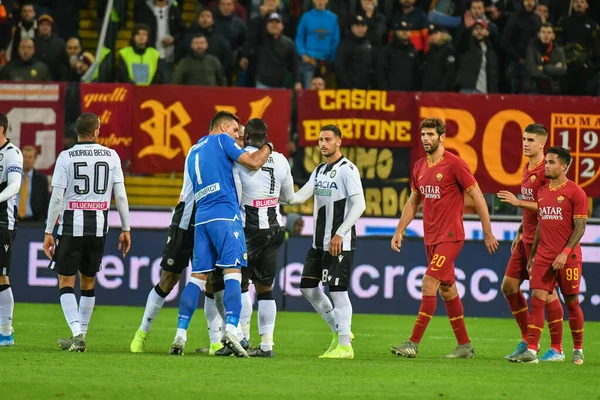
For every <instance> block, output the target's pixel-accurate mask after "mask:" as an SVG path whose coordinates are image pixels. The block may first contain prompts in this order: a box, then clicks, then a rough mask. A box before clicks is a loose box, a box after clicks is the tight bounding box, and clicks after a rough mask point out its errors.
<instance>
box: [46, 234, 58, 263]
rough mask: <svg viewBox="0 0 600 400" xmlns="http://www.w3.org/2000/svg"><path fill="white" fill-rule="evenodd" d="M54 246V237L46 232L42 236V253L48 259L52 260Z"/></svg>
mask: <svg viewBox="0 0 600 400" xmlns="http://www.w3.org/2000/svg"><path fill="white" fill-rule="evenodd" d="M54 247H55V246H54V237H52V234H50V233H46V235H45V236H44V254H46V257H48V258H49V259H50V260H52V256H53V255H54Z"/></svg>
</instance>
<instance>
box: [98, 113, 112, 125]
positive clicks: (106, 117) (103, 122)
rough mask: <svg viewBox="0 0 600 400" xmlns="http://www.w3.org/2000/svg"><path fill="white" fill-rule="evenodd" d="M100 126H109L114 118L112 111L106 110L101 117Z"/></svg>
mask: <svg viewBox="0 0 600 400" xmlns="http://www.w3.org/2000/svg"><path fill="white" fill-rule="evenodd" d="M99 118H100V125H107V124H109V123H110V119H111V118H112V111H109V110H104V111H102V114H101V115H100V117H99Z"/></svg>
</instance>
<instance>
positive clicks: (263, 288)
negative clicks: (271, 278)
mask: <svg viewBox="0 0 600 400" xmlns="http://www.w3.org/2000/svg"><path fill="white" fill-rule="evenodd" d="M254 287H255V288H256V293H257V294H261V293H266V292H270V291H272V290H273V289H272V287H273V285H272V284H271V285H267V284H265V283H257V282H254Z"/></svg>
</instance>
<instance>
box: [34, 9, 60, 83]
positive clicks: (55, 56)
mask: <svg viewBox="0 0 600 400" xmlns="http://www.w3.org/2000/svg"><path fill="white" fill-rule="evenodd" d="M53 22H54V20H53V19H52V17H51V16H49V15H47V14H44V15H42V16H41V17H40V18H39V19H38V32H37V35H36V37H35V38H34V39H33V44H34V45H35V57H36V58H37V59H38V60H39V61H42V62H43V63H44V64H46V65H47V66H48V69H49V70H50V74H51V75H52V79H53V80H55V81H57V80H59V79H60V65H61V62H62V61H63V57H64V56H63V54H64V52H65V41H64V40H62V39H61V38H60V37H58V35H56V34H55V33H54V32H52V23H53Z"/></svg>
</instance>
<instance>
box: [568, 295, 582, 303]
mask: <svg viewBox="0 0 600 400" xmlns="http://www.w3.org/2000/svg"><path fill="white" fill-rule="evenodd" d="M564 298H565V303H566V304H569V303H578V302H579V295H577V294H568V295H565V296H564Z"/></svg>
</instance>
